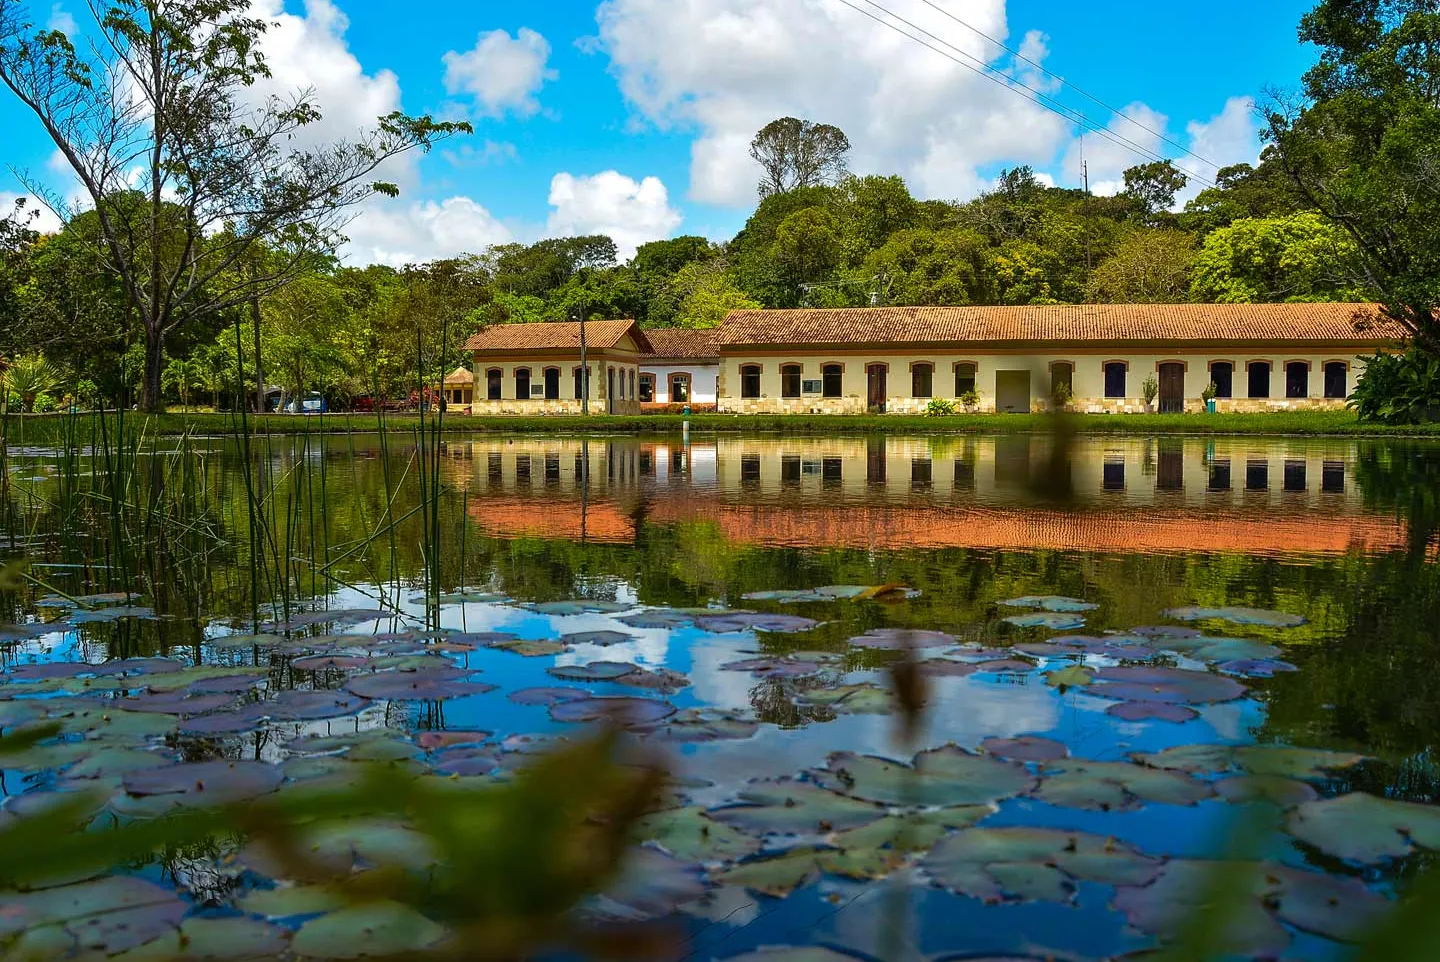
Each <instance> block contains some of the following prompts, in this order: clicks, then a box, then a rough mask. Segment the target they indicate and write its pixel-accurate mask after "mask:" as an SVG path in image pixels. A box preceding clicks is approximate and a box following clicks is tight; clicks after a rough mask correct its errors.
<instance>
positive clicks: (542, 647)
mask: <svg viewBox="0 0 1440 962" xmlns="http://www.w3.org/2000/svg"><path fill="white" fill-rule="evenodd" d="M500 650H501V651H508V652H510V654H512V655H520V656H521V657H523V658H547V657H549V656H550V655H563V654H565V652H567V651H570V648H569V646H567V645H562V644H561V643H560V642H558V641H517V642H515V643H514V644H510V645H505V646H503V647H502V648H500Z"/></svg>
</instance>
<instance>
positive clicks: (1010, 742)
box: [980, 735, 1070, 762]
mask: <svg viewBox="0 0 1440 962" xmlns="http://www.w3.org/2000/svg"><path fill="white" fill-rule="evenodd" d="M980 748H981V749H982V750H983V751H985V752H986V753H987V754H990V755H999V756H1000V757H1001V758H1012V759H1014V760H1016V761H1021V762H1051V761H1055V760H1057V759H1061V758H1066V757H1068V756H1069V755H1070V749H1068V748H1066V747H1065V743H1064V742H1057V741H1056V740H1055V739H1053V738H1041V737H1040V736H1039V735H1021V736H1020V737H1019V738H987V739H985V740H984V741H982V742H981V743H980Z"/></svg>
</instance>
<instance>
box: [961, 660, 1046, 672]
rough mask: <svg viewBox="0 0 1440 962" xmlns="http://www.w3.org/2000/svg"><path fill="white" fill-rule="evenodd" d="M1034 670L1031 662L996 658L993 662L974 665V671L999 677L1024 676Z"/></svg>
mask: <svg viewBox="0 0 1440 962" xmlns="http://www.w3.org/2000/svg"><path fill="white" fill-rule="evenodd" d="M1034 669H1035V663H1034V662H1033V661H1022V660H1021V659H1019V658H996V659H995V660H993V661H982V662H979V663H978V664H976V665H975V670H976V671H985V672H991V673H992V674H1001V675H1014V674H1024V673H1025V672H1027V671H1033V670H1034Z"/></svg>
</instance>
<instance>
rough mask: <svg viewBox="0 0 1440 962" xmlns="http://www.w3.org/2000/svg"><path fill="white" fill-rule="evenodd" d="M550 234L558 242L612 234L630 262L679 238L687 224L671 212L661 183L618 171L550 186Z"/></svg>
mask: <svg viewBox="0 0 1440 962" xmlns="http://www.w3.org/2000/svg"><path fill="white" fill-rule="evenodd" d="M550 206H551V207H552V208H554V210H552V211H551V213H550V219H549V222H548V224H547V228H548V230H549V233H550V234H551V235H552V236H558V237H575V236H579V235H584V234H608V235H609V236H610V237H611V239H613V240H614V241H615V246H616V247H617V248H618V249H619V254H620V259H621V260H629V259H630V258H631V257H633V256H634V255H635V249H636V248H637V247H639V246H640V245H641V244H644V243H646V242H647V241H653V240H660V239H662V238H665V237H669V236H670V235H671V234H672V233H674V231H675V228H677V227H679V226H680V222H681V220H682V219H683V218H682V216H681V214H680V212H679V211H677V210H676V209H675V208H673V207H671V206H670V195H669V192H668V191H667V190H666V189H665V184H664V183H663V182H662V181H661V180H660V178H658V177H646V178H644V179H643V180H639V181H637V180H635V179H634V178H632V177H626V176H625V175H624V174H622V173H620V172H619V171H614V170H607V171H604V172H602V173H599V174H593V175H588V176H576V175H574V174H570V173H564V172H562V173H559V174H556V175H555V177H554V178H553V179H552V180H551V181H550Z"/></svg>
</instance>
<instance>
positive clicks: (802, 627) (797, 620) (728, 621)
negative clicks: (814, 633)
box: [695, 611, 820, 634]
mask: <svg viewBox="0 0 1440 962" xmlns="http://www.w3.org/2000/svg"><path fill="white" fill-rule="evenodd" d="M819 623H820V622H818V621H816V620H815V619H813V618H802V617H800V616H799V615H773V614H763V613H760V612H755V611H728V612H725V613H724V614H714V615H700V616H698V617H697V618H696V619H695V627H697V628H699V629H700V630H701V631H708V632H711V633H713V634H731V633H733V632H739V631H768V632H774V633H779V634H790V633H793V632H797V631H809V630H810V629H811V628H814V627H815V626H816V625H818V624H819Z"/></svg>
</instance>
